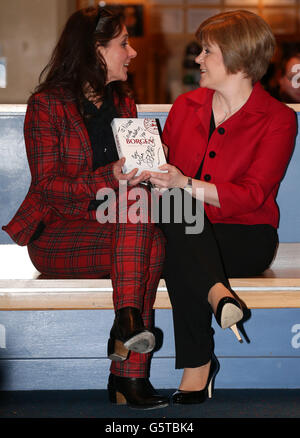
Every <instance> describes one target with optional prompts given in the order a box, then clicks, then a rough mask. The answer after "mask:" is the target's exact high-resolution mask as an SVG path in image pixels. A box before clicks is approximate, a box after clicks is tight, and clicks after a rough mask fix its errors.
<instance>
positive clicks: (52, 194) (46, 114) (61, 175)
mask: <svg viewBox="0 0 300 438" xmlns="http://www.w3.org/2000/svg"><path fill="white" fill-rule="evenodd" d="M115 103H116V105H117V107H118V110H119V113H120V117H136V106H135V104H134V102H133V100H132V99H130V98H126V99H125V101H124V102H122V103H121V102H118V101H117V100H116V102H115ZM24 136H25V145H26V152H27V157H28V162H29V167H30V171H31V177H32V181H31V185H30V188H29V191H28V193H27V195H26V198H25V200H24V201H23V203H22V204H21V206H20V208H19V209H18V211H17V213H16V215H15V216H14V217H13V219H12V220H11V221H10V222H9V224H8V225H6V226H4V227H3V229H4V230H5V231H6V232H7V233H8V234H9V235H10V236H11V238H12V239H13V240H14V241H15V242H16V243H18V244H19V245H26V244H28V243H29V241H30V239H31V237H32V235H33V234H34V232H35V230H36V228H37V226H38V225H39V223H40V222H41V221H42V222H44V224H45V225H47V224H49V223H52V222H54V221H56V220H59V219H61V218H64V219H67V220H72V219H80V218H82V219H83V218H95V217H96V212H95V211H88V205H89V203H90V201H91V200H93V199H96V193H97V191H98V190H99V189H100V188H102V187H112V188H114V189H117V188H118V182H117V180H116V179H115V178H114V176H113V173H112V164H109V165H107V166H104V167H102V168H99V169H97V170H95V171H93V168H92V159H93V157H92V148H91V143H90V139H89V136H88V133H87V130H86V127H85V124H84V121H83V119H82V117H81V115H80V113H79V112H78V109H77V106H76V103H75V100H74V98H73V97H72V96H70V95H69V94H67V93H64V92H62V91H60V92H57V93H52V94H50V93H46V92H43V93H39V94H35V95H33V96H32V97H31V98H30V100H29V102H28V107H27V112H26V116H25V123H24Z"/></svg>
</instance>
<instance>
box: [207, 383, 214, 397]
mask: <svg viewBox="0 0 300 438" xmlns="http://www.w3.org/2000/svg"><path fill="white" fill-rule="evenodd" d="M212 386H213V379H211V380H210V382H209V385H208V388H207V390H208V398H212V390H213V388H212Z"/></svg>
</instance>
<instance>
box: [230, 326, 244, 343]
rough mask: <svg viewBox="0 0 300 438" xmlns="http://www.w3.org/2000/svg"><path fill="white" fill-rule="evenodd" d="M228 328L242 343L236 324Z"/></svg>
mask: <svg viewBox="0 0 300 438" xmlns="http://www.w3.org/2000/svg"><path fill="white" fill-rule="evenodd" d="M230 328H231V330H232V331H233V333H234V334H235V336H236V337H237V340H238V341H239V342H240V343H241V344H242V343H243V339H242V338H241V335H240V334H239V331H238V329H237V326H236V324H234V325H232V326H231V327H230Z"/></svg>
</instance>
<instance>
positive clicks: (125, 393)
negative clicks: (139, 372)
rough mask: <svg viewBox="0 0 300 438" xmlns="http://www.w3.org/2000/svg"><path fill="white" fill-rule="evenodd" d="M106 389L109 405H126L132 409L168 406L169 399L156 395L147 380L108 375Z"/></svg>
mask: <svg viewBox="0 0 300 438" xmlns="http://www.w3.org/2000/svg"><path fill="white" fill-rule="evenodd" d="M107 389H108V396H109V400H110V402H111V403H116V404H119V405H120V404H128V406H129V407H131V408H134V409H145V410H146V409H156V408H164V407H166V406H168V405H169V399H168V398H167V397H164V396H162V395H160V394H158V393H157V392H156V390H155V389H154V388H153V386H152V385H151V383H150V381H149V379H147V378H131V377H120V376H116V375H114V374H110V376H109V379H108V385H107Z"/></svg>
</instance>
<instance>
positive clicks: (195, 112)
mask: <svg viewBox="0 0 300 438" xmlns="http://www.w3.org/2000/svg"><path fill="white" fill-rule="evenodd" d="M213 94H214V91H213V90H209V89H206V88H198V89H197V90H195V91H191V92H189V93H185V94H183V95H181V96H179V98H177V100H176V102H175V103H174V105H173V106H172V108H171V111H170V113H169V116H168V119H167V121H166V124H165V127H164V131H163V141H164V143H165V144H166V145H167V146H168V147H169V162H170V163H171V164H173V165H175V166H176V167H178V168H179V169H180V170H181V171H182V172H183V173H184V174H185V175H186V176H192V177H193V176H195V175H196V173H197V170H198V168H199V166H200V163H201V162H202V159H203V157H204V163H203V169H202V176H201V179H203V180H205V181H208V182H210V183H213V184H215V185H216V187H217V190H218V195H219V201H220V206H221V207H220V208H218V207H214V206H212V205H208V204H206V205H205V211H206V213H207V216H208V218H209V219H210V220H211V222H213V223H217V222H220V223H237V224H248V225H253V224H270V225H272V226H274V227H278V221H279V212H278V207H277V204H276V201H275V198H276V195H277V192H278V188H279V184H280V181H281V179H282V178H283V176H284V173H285V170H286V167H287V165H288V162H289V159H290V157H291V154H292V151H293V148H294V142H295V136H296V130H297V124H296V115H295V113H294V112H293V111H292V110H291V109H290V108H288V107H287V106H286V105H284V104H283V103H281V102H279V101H277V100H276V99H274V98H273V97H271V96H270V95H269V94H268V93H267V92H266V91H265V90H264V89H263V88H262V86H261V85H260V83H256V84H255V86H254V88H253V91H252V94H251V96H250V97H249V99H248V101H247V102H246V104H245V105H244V106H243V107H242V108H241V109H240V110H239V111H238V112H237V113H235V114H234V115H233V116H232V117H230V118H229V119H228V120H226V121H225V122H224V123H222V124H221V125H220V126H219V127H218V128H217V129H215V131H214V133H213V134H212V136H211V138H210V141H209V142H208V134H209V126H210V117H211V111H212V97H213ZM295 183H296V182H295Z"/></svg>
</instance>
